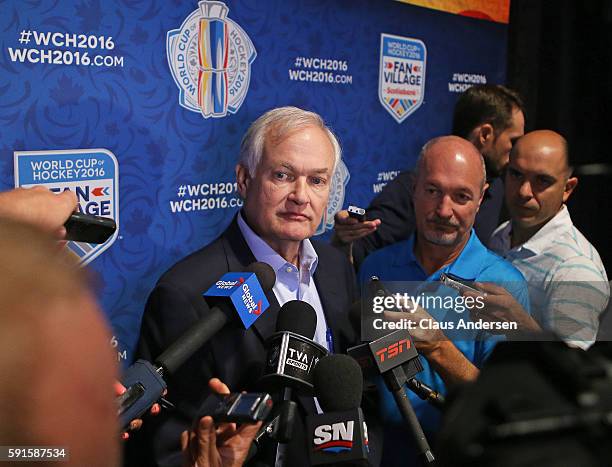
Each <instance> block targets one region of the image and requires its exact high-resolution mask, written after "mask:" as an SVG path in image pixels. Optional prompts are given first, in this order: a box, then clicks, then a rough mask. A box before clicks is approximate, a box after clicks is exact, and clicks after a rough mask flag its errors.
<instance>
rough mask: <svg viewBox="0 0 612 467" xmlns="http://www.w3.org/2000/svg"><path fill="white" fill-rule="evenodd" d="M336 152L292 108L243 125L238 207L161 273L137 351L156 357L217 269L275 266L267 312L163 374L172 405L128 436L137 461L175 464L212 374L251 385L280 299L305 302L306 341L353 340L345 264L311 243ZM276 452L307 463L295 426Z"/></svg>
mask: <svg viewBox="0 0 612 467" xmlns="http://www.w3.org/2000/svg"><path fill="white" fill-rule="evenodd" d="M340 155H341V153H340V147H339V144H338V142H337V140H336V138H335V136H334V135H333V133H332V132H331V131H330V130H329V129H328V128H327V127H326V126H325V124H324V123H323V121H322V120H321V118H320V117H319V116H318V115H316V114H314V113H311V112H306V111H303V110H301V109H297V108H295V107H283V108H279V109H274V110H271V111H269V112H267V113H266V114H264V115H263V116H261V117H260V118H259V119H257V120H256V121H255V122H254V123H253V124H252V125H251V127H250V128H249V130H248V131H247V133H246V135H245V137H244V139H243V141H242V145H241V149H240V162H239V163H238V165H237V166H236V179H237V183H238V189H239V192H240V194H241V196H242V198H243V199H244V207H243V209H242V211H241V212H240V213H239V214H238V215H237V216H236V217H235V218H234V220H233V221H232V223H231V224H230V226H229V227H228V228H227V230H226V231H225V232H223V234H222V235H221V236H220V237H219V238H218V239H217V240H215V241H214V242H213V243H211V244H210V245H208V246H207V247H205V248H203V249H201V250H199V251H197V252H195V253H193V254H192V255H190V256H188V257H187V258H185V259H183V260H181V261H179V262H178V263H177V264H176V265H174V266H173V267H172V268H171V269H170V270H169V271H167V272H166V273H165V274H164V275H163V276H162V277H161V279H160V280H159V282H158V283H157V285H156V287H155V289H154V290H153V292H152V294H151V296H150V297H149V300H148V302H147V306H146V309H145V313H144V315H143V321H142V329H141V336H140V340H139V344H138V350H137V357H138V358H144V359H148V360H151V359H154V358H155V357H156V356H158V355H159V354H160V353H161V352H162V351H163V350H164V349H165V348H167V347H168V346H169V345H170V344H171V343H172V342H173V341H174V340H175V339H176V338H177V337H179V336H180V334H181V333H182V332H183V331H185V330H186V329H188V328H189V327H190V326H191V325H193V324H194V323H195V322H196V321H198V320H199V319H201V318H202V316H203V315H204V314H205V313H206V310H205V307H203V306H202V303H203V298H202V296H201V294H202V292H204V291H206V290H207V289H208V288H209V287H210V286H211V285H212V284H213V283H214V282H215V281H216V280H218V279H219V278H220V277H221V276H222V275H223V274H224V273H226V272H230V271H238V272H239V271H244V270H245V268H246V267H247V266H248V265H249V264H250V263H252V262H254V261H263V262H266V263H268V264H270V265H271V266H272V268H273V269H274V270H275V272H276V276H277V278H276V283H275V285H274V288H273V290H272V291H269V292H268V293H267V298H268V301H269V302H270V308H269V309H268V310H266V311H265V313H264V314H263V315H262V316H261V317H260V318H259V319H258V320H257V321H256V322H255V324H254V325H253V326H252V327H251V328H250V329H248V330H245V329H244V328H242V329H241V328H240V327H239V326H237V325H235V326H233V325H229V326H226V327H225V328H224V329H223V330H221V331H220V332H219V333H218V334H217V335H216V336H214V337H213V338H212V339H211V340H210V341H209V342H208V343H207V344H206V345H205V346H204V347H203V348H202V349H201V350H200V351H199V352H198V353H197V354H196V355H194V356H193V357H192V358H191V359H190V360H189V361H188V362H187V363H186V364H185V365H184V366H183V367H182V368H181V369H180V370H179V371H177V373H176V374H175V375H172V376H171V378H170V379H169V381H168V398H169V399H170V400H171V401H172V402H173V403H174V404H175V406H176V409H175V410H173V411H166V412H165V413H162V414H161V415H160V416H158V417H156V418H155V419H152V420H150V421H148V422H147V423H145V425H144V428H143V430H142V432H141V433H139V434H138V435H137V436H135V438H136V439H135V440H133V441H132V443H133V444H134V445H133V446H131V447H130V451H132V452H133V451H135V450H136V451H138V452H137V454H138V460H137V464H138V465H180V462H181V455H180V454H181V453H180V445H179V439H180V435H181V432H182V431H183V430H186V429H188V428H189V427H190V426H191V425H192V424H193V422H194V420H197V418H198V417H199V416H201V415H203V414H201V413H200V412H199V411H200V407H202V404H203V403H204V401H205V400H206V398H207V397H208V395H209V390H208V388H207V382H208V380H209V379H210V378H212V377H218V378H220V379H221V380H222V381H223V382H224V383H226V384H227V385H228V386H229V387H230V388H231V389H232V390H233V391H242V390H253V389H256V388H257V386H256V384H257V381H258V379H259V378H260V377H261V375H262V373H263V369H264V364H265V359H266V352H265V348H264V342H265V340H266V339H267V338H268V337H269V336H270V335H271V334H272V333H274V331H275V327H276V319H277V315H278V311H279V308H280V306H281V305H282V304H283V303H285V302H287V301H289V300H295V299H299V300H304V301H306V302H308V303H310V304H311V305H312V306H313V308H314V309H315V311H316V313H317V329H316V332H315V337H314V340H315V341H316V342H318V343H319V344H321V345H323V346H325V347H327V348H328V349H329V350H333V351H336V352H342V351H344V350H345V349H346V347H347V346H349V345H351V344H353V343H354V342H355V340H356V336H355V334H354V331H353V329H352V327H351V325H350V323H349V321H348V313H347V312H348V309H349V307H350V305H351V304H352V303H353V301H354V300H355V299H356V296H357V293H356V286H355V281H354V273H353V270H352V267H351V265H350V264H349V263H348V261H347V260H346V258H345V257H344V256H343V255H342V254H341V253H340V252H338V251H337V250H336V249H334V248H332V247H330V246H328V245H326V244H324V243H319V242H311V241H310V240H309V238H310V237H312V236H313V235H314V233H315V231H316V229H317V226H318V224H319V223H320V221H321V218H322V216H323V213H324V212H325V209H326V206H327V201H328V196H329V189H330V184H331V180H332V176H333V173H334V170H335V167H336V165H337V163H338V161H339V159H340ZM299 411H300V414H301V416H302V418H303V416H304V415H305V414H306V413H312V412H314V411H315V405H314V400H313V398H305V397H301V398H300V401H299ZM146 451H148V454H147V452H146ZM267 454H268V455H267V458H266V459H265V461H266V463H267V464H268V465H273V464H274V463H277V465H278V456H277V455H276V454H275V453H274V452H271V453H267ZM147 455H150V457H149V458H148V459H147V460H146V461H144V462H143V456H145V457H146V456H147ZM284 456H285V457H284V459H283V460H282V465H286V466H299V465H306V464H307V458H308V456H307V453H306V438H305V436H304V433H303V432H302V427H301V425H300V424H298V427H297V429H296V431H295V432H294V438H293V441H292V443H290V444H289V446H288V448H287V449H286V450H285V454H284Z"/></svg>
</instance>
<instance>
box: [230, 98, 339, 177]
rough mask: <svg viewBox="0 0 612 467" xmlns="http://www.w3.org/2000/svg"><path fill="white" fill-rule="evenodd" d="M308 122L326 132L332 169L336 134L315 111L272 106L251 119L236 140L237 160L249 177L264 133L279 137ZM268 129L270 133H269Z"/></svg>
mask: <svg viewBox="0 0 612 467" xmlns="http://www.w3.org/2000/svg"><path fill="white" fill-rule="evenodd" d="M308 126H314V127H317V128H320V129H321V130H323V131H324V132H325V133H326V134H327V137H328V138H329V142H330V143H331V145H332V147H333V148H334V167H333V171H332V173H334V172H335V171H336V167H337V166H338V162H340V158H341V157H342V149H341V148H340V143H338V139H337V138H336V135H334V133H333V131H331V130H330V129H329V128H328V127H327V126H326V125H325V122H324V121H323V119H322V118H321V117H320V116H319V115H318V114H316V113H314V112H308V111H306V110H302V109H299V108H297V107H279V108H277V109H272V110H269V111H267V112H266V113H265V114H263V115H262V116H261V117H259V118H258V119H257V120H255V121H254V122H253V123H252V124H251V126H250V127H249V129H248V130H247V132H246V134H245V135H244V138H242V143H241V144H240V164H241V165H243V166H244V167H246V168H247V170H248V171H249V176H251V177H253V176H254V175H255V172H256V171H257V167H259V164H260V163H261V158H262V156H263V151H264V143H265V141H266V138H267V137H270V136H271V137H272V138H273V139H274V140H276V141H281V140H283V139H284V138H285V137H287V136H288V134H289V133H293V132H294V131H296V130H300V129H303V128H305V127H308ZM272 132H273V134H271V133H272Z"/></svg>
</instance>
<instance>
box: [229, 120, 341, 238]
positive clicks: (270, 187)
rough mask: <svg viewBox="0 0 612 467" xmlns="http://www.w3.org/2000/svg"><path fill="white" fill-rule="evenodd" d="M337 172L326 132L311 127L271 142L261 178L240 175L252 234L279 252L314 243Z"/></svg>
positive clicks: (260, 168) (243, 171) (260, 169)
mask: <svg viewBox="0 0 612 467" xmlns="http://www.w3.org/2000/svg"><path fill="white" fill-rule="evenodd" d="M333 167H334V149H333V146H332V144H331V142H330V140H329V137H328V135H327V134H326V133H325V132H324V131H323V130H322V129H321V128H318V127H315V126H307V127H305V128H302V129H299V130H296V131H295V132H293V133H290V134H289V135H288V136H286V137H285V138H283V139H282V140H280V141H274V140H270V138H266V142H265V144H264V152H263V155H262V159H261V162H260V164H259V166H258V167H257V171H256V173H255V174H248V173H247V172H246V171H247V169H246V168H244V167H242V166H239V167H238V170H237V178H238V186H239V191H240V194H241V196H242V197H243V198H244V212H245V214H246V217H247V219H248V221H249V223H250V225H251V227H252V228H253V230H255V231H256V232H257V234H258V235H259V236H260V237H261V238H262V239H264V240H265V241H266V242H267V243H268V244H269V245H270V246H272V248H274V249H276V250H277V248H276V247H277V246H279V245H280V244H282V243H286V242H290V243H291V242H301V241H302V240H304V239H306V238H310V237H312V236H313V235H314V233H315V232H316V230H317V227H318V226H319V223H320V222H321V219H322V217H323V213H324V211H325V209H326V208H327V202H328V198H329V189H330V186H331V181H332V176H333ZM281 249H282V247H281Z"/></svg>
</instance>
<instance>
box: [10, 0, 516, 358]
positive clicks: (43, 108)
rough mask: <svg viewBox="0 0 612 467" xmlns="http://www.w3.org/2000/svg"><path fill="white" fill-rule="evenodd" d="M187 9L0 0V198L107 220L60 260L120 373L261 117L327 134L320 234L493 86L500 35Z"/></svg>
mask: <svg viewBox="0 0 612 467" xmlns="http://www.w3.org/2000/svg"><path fill="white" fill-rule="evenodd" d="M200 3H201V5H199V4H198V2H197V1H194V0H189V1H187V0H173V1H166V0H123V1H121V0H105V1H101V0H74V1H68V0H63V1H58V0H56V1H52V0H47V1H36V0H30V1H28V2H24V1H21V0H14V1H13V0H8V1H7V0H5V1H0V11H2V14H1V15H0V48H1V56H0V185H1V188H2V189H9V188H11V187H13V186H28V185H31V184H44V185H46V186H48V187H49V188H51V189H54V190H56V191H57V190H62V189H66V188H68V189H73V190H75V191H77V194H78V195H79V200H80V206H81V209H83V210H87V211H88V212H94V213H96V212H101V213H103V212H106V214H107V215H110V216H112V217H115V218H116V219H118V223H119V232H118V235H117V236H116V237H115V238H113V239H111V240H110V241H109V242H108V244H106V245H103V246H101V247H96V246H92V245H71V248H72V250H73V251H74V252H75V254H77V255H79V256H81V257H82V258H83V261H84V263H89V266H90V267H91V268H92V269H93V270H94V271H96V272H97V273H98V274H97V276H98V280H97V291H98V296H99V299H100V302H101V304H102V307H103V309H104V311H105V313H106V314H107V316H108V318H109V320H110V322H111V324H112V327H113V329H114V333H115V336H116V337H115V339H114V341H113V343H114V345H116V346H117V350H118V355H119V359H120V360H122V361H126V360H129V359H130V358H131V351H132V348H133V345H134V343H135V340H136V338H137V335H138V329H139V323H140V316H141V313H142V310H143V307H144V303H145V301H146V297H147V295H148V293H149V292H150V290H151V289H152V287H153V285H154V283H155V281H156V280H157V279H158V277H159V276H160V275H161V273H162V272H163V271H165V270H166V269H167V268H168V267H169V266H170V265H172V264H173V263H175V262H176V261H177V260H179V259H180V258H181V257H183V256H185V255H186V254H188V253H190V252H192V251H194V250H196V249H198V248H200V247H202V246H204V245H206V244H207V243H209V242H210V241H211V240H213V239H214V238H215V237H217V236H218V234H219V233H220V232H221V231H222V230H223V229H224V228H225V227H226V225H227V224H228V223H229V221H230V220H231V218H232V216H233V214H234V213H235V212H236V210H237V209H239V205H240V200H239V199H238V196H237V194H236V192H235V185H234V184H233V180H234V175H233V170H234V165H235V163H236V161H237V154H238V148H239V145H240V139H241V137H242V135H243V133H244V132H245V130H246V129H247V127H248V126H249V124H250V123H251V122H252V121H253V120H254V119H255V118H257V117H258V116H259V115H261V114H262V113H263V112H265V111H266V110H269V109H270V108H273V107H277V106H282V105H295V106H299V107H302V108H305V109H309V110H313V111H315V112H318V113H319V114H321V115H322V116H323V118H324V119H325V120H326V121H327V122H328V124H329V125H330V126H331V127H332V128H333V129H334V131H335V132H336V133H337V135H338V136H339V139H340V142H341V144H342V147H343V151H344V162H345V166H343V167H341V170H340V172H339V173H338V174H337V176H336V178H335V183H334V187H333V190H332V191H333V192H332V199H331V203H330V209H329V216H328V219H330V220H331V219H333V213H334V212H335V211H337V210H338V209H340V208H341V207H342V206H343V205H344V206H346V204H347V203H348V201H349V200H350V201H351V203H353V204H358V205H361V206H366V205H367V204H368V202H369V201H370V199H371V198H372V197H373V196H374V195H375V193H376V192H377V191H378V190H380V189H381V188H382V186H383V184H384V183H385V182H387V181H388V180H389V179H391V178H392V177H393V176H394V175H395V174H396V172H397V171H399V170H402V169H405V168H409V167H411V166H412V165H413V164H414V161H415V158H416V155H417V154H418V151H419V148H420V146H421V145H422V144H423V143H424V142H425V141H426V140H428V139H429V138H431V137H433V136H437V135H440V134H444V133H448V132H449V131H450V124H451V113H452V107H453V105H454V101H455V99H456V96H457V95H458V92H460V91H462V90H463V89H465V88H466V86H468V85H470V84H473V83H479V82H489V83H497V82H503V81H504V77H505V55H506V34H507V26H506V25H503V24H498V23H493V22H488V21H483V20H478V19H471V18H466V17H461V16H457V15H453V14H448V13H443V12H439V11H434V10H429V9H425V8H420V7H415V6H411V5H406V4H402V3H399V2H395V1H391V0H389V1H367V0H352V1H350V2H349V1H345V0H325V1H322V0H320V1H316V0H292V1H288V0H235V1H232V0H227V1H225V2H223V3H221V2H200ZM383 39H384V42H385V46H384V47H381V44H382V43H383ZM58 151H59V152H58ZM113 156H114V157H113ZM45 159H46V163H45V164H43V163H42V162H44V161H45ZM113 159H114V161H113ZM34 161H38V162H39V163H38V165H35V164H34ZM41 161H42V162H41ZM16 169H17V170H16ZM330 226H331V225H330V224H329V223H328V224H326V225H322V227H321V230H324V229H325V228H329V227H330Z"/></svg>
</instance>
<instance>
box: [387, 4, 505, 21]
mask: <svg viewBox="0 0 612 467" xmlns="http://www.w3.org/2000/svg"><path fill="white" fill-rule="evenodd" d="M398 1H400V2H403V3H410V4H412V5H416V6H422V7H425V8H432V9H434V10H440V11H446V12H448V13H454V14H456V15H463V16H470V17H472V18H479V19H484V20H487V21H495V22H497V23H505V24H507V23H508V21H509V18H510V0H398Z"/></svg>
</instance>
